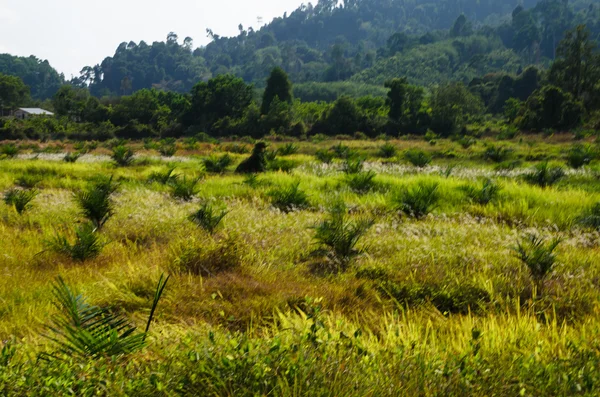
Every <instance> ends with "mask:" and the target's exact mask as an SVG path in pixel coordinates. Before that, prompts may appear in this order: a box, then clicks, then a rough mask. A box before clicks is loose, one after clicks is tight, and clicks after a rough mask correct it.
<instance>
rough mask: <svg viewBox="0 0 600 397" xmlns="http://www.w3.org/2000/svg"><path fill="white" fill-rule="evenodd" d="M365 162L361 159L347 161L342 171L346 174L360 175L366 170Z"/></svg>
mask: <svg viewBox="0 0 600 397" xmlns="http://www.w3.org/2000/svg"><path fill="white" fill-rule="evenodd" d="M364 165H365V162H364V161H363V160H362V159H360V158H351V159H347V160H346V161H345V162H344V165H343V166H342V170H343V171H344V173H346V174H348V175H350V174H358V173H359V172H361V171H362V170H363V168H364Z"/></svg>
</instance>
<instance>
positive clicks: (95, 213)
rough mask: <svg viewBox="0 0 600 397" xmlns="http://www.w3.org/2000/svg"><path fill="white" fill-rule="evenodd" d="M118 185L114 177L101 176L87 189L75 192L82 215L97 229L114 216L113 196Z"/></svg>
mask: <svg viewBox="0 0 600 397" xmlns="http://www.w3.org/2000/svg"><path fill="white" fill-rule="evenodd" d="M117 188H118V185H117V184H116V183H114V182H113V177H112V176H111V177H110V178H105V177H101V178H99V179H98V180H97V181H96V182H94V183H93V184H91V185H90V186H89V187H88V188H87V189H85V190H83V191H81V192H78V193H77V194H75V201H76V202H77V205H79V207H80V210H81V213H82V215H83V216H84V217H85V218H86V219H87V220H89V221H90V222H91V223H92V225H93V226H94V228H95V229H98V230H100V229H102V227H103V226H104V224H105V223H106V222H107V221H108V220H109V219H110V218H111V217H112V216H113V214H114V208H113V203H112V200H111V196H112V195H113V193H114V192H115V191H116V190H117Z"/></svg>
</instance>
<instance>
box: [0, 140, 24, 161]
mask: <svg viewBox="0 0 600 397" xmlns="http://www.w3.org/2000/svg"><path fill="white" fill-rule="evenodd" d="M20 151H21V150H20V149H19V148H18V147H17V146H16V145H13V144H12V143H9V144H6V145H0V155H1V156H3V157H7V158H13V157H16V156H17V155H18V154H19V152H20Z"/></svg>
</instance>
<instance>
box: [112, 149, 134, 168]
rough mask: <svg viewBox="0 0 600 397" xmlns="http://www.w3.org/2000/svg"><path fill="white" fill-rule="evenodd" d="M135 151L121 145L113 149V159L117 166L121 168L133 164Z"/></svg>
mask: <svg viewBox="0 0 600 397" xmlns="http://www.w3.org/2000/svg"><path fill="white" fill-rule="evenodd" d="M134 155H135V153H134V151H133V150H132V149H130V148H128V147H127V146H124V145H119V146H116V147H114V148H113V152H112V155H111V158H112V159H113V161H114V162H115V164H116V165H118V166H120V167H127V166H129V165H131V164H133V156H134Z"/></svg>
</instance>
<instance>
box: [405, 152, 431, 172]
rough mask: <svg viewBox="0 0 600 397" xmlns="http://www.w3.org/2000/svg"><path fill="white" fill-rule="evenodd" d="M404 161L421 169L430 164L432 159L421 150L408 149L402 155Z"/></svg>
mask: <svg viewBox="0 0 600 397" xmlns="http://www.w3.org/2000/svg"><path fill="white" fill-rule="evenodd" d="M404 159H405V160H406V161H408V162H409V163H411V164H412V165H414V166H415V167H419V168H423V167H425V166H427V165H429V164H430V163H431V160H432V157H431V155H430V154H428V153H426V152H424V151H422V150H419V149H410V150H407V151H406V152H405V153H404Z"/></svg>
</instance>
